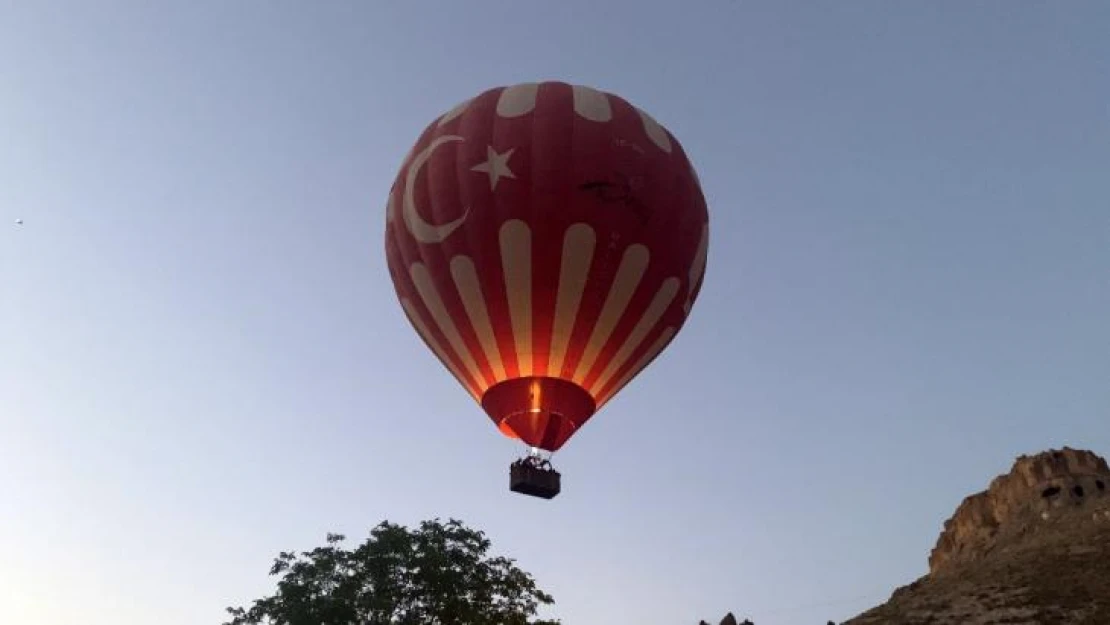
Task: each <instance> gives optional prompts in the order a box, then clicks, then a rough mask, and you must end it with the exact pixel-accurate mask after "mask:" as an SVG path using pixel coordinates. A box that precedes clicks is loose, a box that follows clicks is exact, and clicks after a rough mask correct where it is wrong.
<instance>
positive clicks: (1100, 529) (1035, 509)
mask: <svg viewBox="0 0 1110 625" xmlns="http://www.w3.org/2000/svg"><path fill="white" fill-rule="evenodd" d="M887 623H889V624H895V623H897V624H899V625H917V624H925V623H934V624H939V623H960V624H961V625H985V624H987V623H1008V624H1012V625H1038V624H1042V623H1058V624H1060V625H1071V624H1077V625H1078V624H1083V625H1106V624H1110V467H1108V466H1107V463H1106V461H1105V460H1104V459H1102V458H1100V457H1099V456H1097V455H1095V454H1094V453H1092V452H1089V451H1082V450H1076V449H1071V448H1068V447H1065V448H1063V449H1059V450H1050V451H1047V452H1044V453H1040V454H1037V455H1035V456H1021V457H1019V458H1018V459H1017V460H1016V461H1015V462H1014V465H1013V468H1012V469H1011V470H1010V472H1009V473H1007V474H1006V475H1001V476H999V477H997V478H995V479H994V480H993V481H992V482H991V483H990V487H989V488H987V490H985V491H983V492H981V493H977V494H975V495H971V496H970V497H967V498H966V499H964V501H963V502H962V503H961V504H960V505H959V507H958V508H957V509H956V512H955V514H953V515H952V518H950V519H949V520H948V521H947V522H945V524H944V530H943V532H941V535H940V538H939V539H938V540H937V544H936V547H935V548H934V549H933V551H932V553H931V554H930V556H929V574H928V575H926V576H925V577H923V578H921V579H919V580H917V581H916V582H913V583H912V584H910V585H909V586H905V587H903V588H899V589H898V590H896V591H895V592H894V594H893V595H892V596H891V598H890V601H888V602H887V603H886V604H884V605H881V606H879V607H877V608H874V609H872V610H869V611H867V612H865V613H863V614H861V615H860V616H858V617H856V618H854V619H852V620H850V621H847V622H846V623H845V625H879V624H887Z"/></svg>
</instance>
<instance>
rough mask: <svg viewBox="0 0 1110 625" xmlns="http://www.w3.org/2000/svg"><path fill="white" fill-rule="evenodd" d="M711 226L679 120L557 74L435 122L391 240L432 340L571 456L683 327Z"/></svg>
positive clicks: (501, 409)
mask: <svg viewBox="0 0 1110 625" xmlns="http://www.w3.org/2000/svg"><path fill="white" fill-rule="evenodd" d="M708 237H709V216H708V212H707V210H706V204H705V198H704V197H703V195H702V191H701V188H700V186H699V183H698V178H697V175H696V174H695V173H694V169H693V167H692V166H691V165H690V162H689V160H687V158H686V154H685V153H684V152H683V150H682V146H681V145H679V142H678V141H677V140H676V139H675V138H674V137H673V136H672V135H671V134H670V133H669V132H668V131H667V130H666V129H665V128H663V127H662V126H660V125H659V123H657V122H656V121H655V120H654V119H652V118H651V117H650V116H649V115H648V114H647V113H645V112H643V111H641V110H639V109H637V108H636V107H634V106H633V105H631V104H629V103H628V102H626V101H625V100H623V99H621V98H620V97H618V96H616V95H613V94H610V93H604V92H601V91H597V90H594V89H591V88H588V87H582V86H572V85H568V84H564V83H558V82H545V83H540V84H535V83H530V84H521V85H514V86H510V87H500V88H496V89H491V90H489V91H486V92H484V93H482V94H480V95H478V96H477V97H475V98H473V99H471V100H467V101H466V102H463V103H462V104H459V105H458V106H456V107H455V108H453V109H451V110H450V111H448V112H447V113H445V114H444V115H443V116H441V117H439V118H438V119H436V120H435V121H433V122H432V123H431V125H429V126H428V127H427V129H425V130H424V133H423V134H422V135H421V136H420V139H419V140H418V141H417V142H416V145H415V146H414V147H413V148H412V151H411V152H410V153H409V155H408V157H407V158H406V159H405V160H404V162H403V163H402V166H401V170H400V173H399V174H398V176H397V179H396V181H395V182H394V184H393V188H392V190H391V191H390V195H389V206H388V217H387V225H386V242H385V243H386V255H387V258H388V262H389V271H390V274H391V276H392V278H393V284H394V286H395V288H396V290H397V296H398V297H399V298H400V300H401V305H402V307H403V308H404V310H405V313H406V315H407V316H408V318H409V321H410V322H411V323H412V325H413V327H415V328H416V330H417V332H418V333H419V334H420V336H421V337H422V338H423V340H424V342H425V343H426V344H427V345H428V347H429V348H430V349H431V350H432V351H433V352H435V354H436V356H438V357H439V359H440V361H442V362H443V364H444V365H445V366H446V367H447V369H449V370H450V371H451V373H452V374H454V376H455V378H456V379H458V381H459V382H460V383H461V384H462V385H463V387H464V388H466V390H467V391H468V392H469V393H470V394H471V395H472V396H473V397H474V399H475V400H477V401H478V402H480V403H481V405H482V408H484V409H485V411H486V413H487V414H488V415H489V416H490V418H491V419H493V422H494V423H495V424H496V425H497V426H498V428H499V429H500V430H501V431H502V432H503V433H504V434H506V435H508V436H510V437H513V438H519V439H521V440H523V441H524V442H525V443H527V444H528V445H531V446H533V447H538V448H541V449H546V450H548V451H555V450H557V449H559V448H560V447H561V446H562V445H563V444H564V443H566V442H567V440H568V439H569V438H570V437H571V436H573V435H574V433H575V432H577V431H578V430H579V429H580V428H581V427H582V425H583V424H585V423H586V421H587V420H588V419H589V418H590V417H591V416H593V414H594V413H595V412H596V411H597V409H598V408H600V407H601V406H602V405H604V404H605V402H607V401H609V399H611V398H612V397H613V395H614V394H615V393H616V392H617V391H619V390H620V389H621V388H622V387H624V386H625V385H626V384H628V382H629V381H630V380H631V379H632V378H633V377H634V376H635V375H636V374H637V373H639V372H640V371H641V370H642V369H643V368H644V367H645V366H647V365H648V364H649V363H651V361H652V360H653V359H654V358H655V357H656V356H658V355H659V353H660V352H661V351H662V350H663V348H665V347H666V346H667V344H668V343H670V341H671V340H672V339H673V338H674V336H675V334H676V333H677V332H678V330H679V329H680V328H681V327H682V324H683V323H684V322H685V320H686V316H687V315H688V314H689V312H690V308H691V306H692V305H693V303H694V300H695V299H696V298H697V296H698V291H699V290H700V289H701V282H702V276H703V275H704V272H705V261H706V252H707V246H708Z"/></svg>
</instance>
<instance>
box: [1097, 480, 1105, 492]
mask: <svg viewBox="0 0 1110 625" xmlns="http://www.w3.org/2000/svg"><path fill="white" fill-rule="evenodd" d="M1095 488H1097V489H1099V490H1106V482H1103V481H1102V480H1095Z"/></svg>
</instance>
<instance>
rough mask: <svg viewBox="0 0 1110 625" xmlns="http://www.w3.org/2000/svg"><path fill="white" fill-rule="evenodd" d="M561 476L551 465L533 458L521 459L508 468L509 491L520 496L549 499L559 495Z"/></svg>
mask: <svg viewBox="0 0 1110 625" xmlns="http://www.w3.org/2000/svg"><path fill="white" fill-rule="evenodd" d="M561 477H562V476H561V475H560V474H559V472H558V471H556V470H555V469H553V468H552V467H551V463H550V462H548V461H546V460H540V459H539V458H536V457H535V456H528V457H526V458H521V459H520V460H517V461H516V462H514V463H512V464H511V465H510V466H509V490H511V491H513V492H514V493H520V494H522V495H530V496H532V497H540V498H542V499H551V498H552V497H554V496H555V495H558V494H559V490H560V487H561V479H560V478H561Z"/></svg>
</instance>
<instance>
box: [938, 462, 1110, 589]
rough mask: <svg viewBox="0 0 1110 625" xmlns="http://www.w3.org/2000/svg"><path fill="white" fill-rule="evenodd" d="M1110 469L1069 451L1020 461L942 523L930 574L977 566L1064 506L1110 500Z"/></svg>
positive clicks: (1103, 463) (965, 502) (1102, 463)
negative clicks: (1000, 545) (1002, 544)
mask: <svg viewBox="0 0 1110 625" xmlns="http://www.w3.org/2000/svg"><path fill="white" fill-rule="evenodd" d="M1108 488H1110V467H1108V466H1107V465H1106V461H1105V460H1103V459H1102V458H1100V457H1098V456H1096V455H1095V454H1093V453H1091V452H1089V451H1081V450H1076V449H1071V448H1069V447H1065V448H1063V449H1061V450H1052V451H1047V452H1044V453H1040V454H1037V455H1035V456H1021V457H1019V458H1018V459H1017V461H1016V462H1014V466H1013V468H1011V469H1010V472H1009V473H1008V474H1006V475H1000V476H998V477H996V478H995V479H994V480H993V481H992V482H991V484H990V487H989V488H988V489H987V490H985V491H983V492H980V493H976V494H974V495H971V496H970V497H968V498H966V499H964V501H963V503H961V504H960V506H959V507H958V508H957V509H956V513H955V514H954V515H952V518H950V519H949V520H948V521H947V522H945V524H944V531H943V532H942V533H941V535H940V538H939V539H938V540H937V545H936V547H935V548H934V549H933V552H932V554H931V555H930V556H929V573H930V574H933V575H936V574H938V573H943V572H944V571H946V570H948V569H950V568H952V567H953V566H954V565H957V564H961V563H968V562H975V561H977V560H980V559H982V557H983V556H985V555H986V554H988V553H990V552H991V550H992V549H993V548H994V547H995V545H996V544H998V543H999V542H1006V541H1007V540H1011V539H1013V538H1015V537H1016V535H1019V534H1023V533H1027V532H1029V531H1032V530H1035V528H1036V527H1037V526H1038V524H1039V523H1040V522H1041V521H1043V520H1046V519H1047V518H1049V517H1051V516H1052V514H1053V513H1054V511H1057V510H1059V509H1061V508H1064V507H1074V506H1079V505H1083V504H1084V502H1086V501H1089V500H1092V498H1095V499H1098V498H1100V497H1103V496H1106V495H1110V491H1108V490H1107V489H1108Z"/></svg>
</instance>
